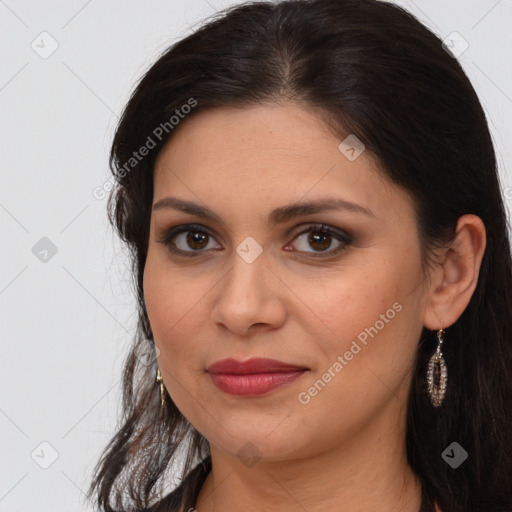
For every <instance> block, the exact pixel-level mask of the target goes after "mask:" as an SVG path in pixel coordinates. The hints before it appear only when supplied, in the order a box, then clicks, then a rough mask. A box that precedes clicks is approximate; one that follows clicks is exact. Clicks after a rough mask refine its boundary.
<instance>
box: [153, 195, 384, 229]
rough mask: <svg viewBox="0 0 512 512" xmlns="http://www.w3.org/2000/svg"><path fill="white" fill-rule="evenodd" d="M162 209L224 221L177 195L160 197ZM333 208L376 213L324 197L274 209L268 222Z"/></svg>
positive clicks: (159, 205)
mask: <svg viewBox="0 0 512 512" xmlns="http://www.w3.org/2000/svg"><path fill="white" fill-rule="evenodd" d="M162 209H172V210H176V211H181V212H185V213H188V214H190V215H195V216H196V217H200V218H202V219H206V220H211V221H215V222H218V223H221V222H222V219H221V218H220V217H219V216H218V215H217V214H216V213H215V212H214V211H213V210H210V208H208V207H206V206H202V205H199V204H197V203H194V202H192V201H186V200H184V199H178V198H177V197H172V196H169V197H164V198H162V199H159V200H158V201H157V202H156V203H155V204H154V205H153V211H156V210H162ZM332 210H347V211H350V212H355V213H362V214H364V215H367V216H369V217H374V218H375V214H374V213H373V212H372V211H371V210H370V209H369V208H366V207H364V206H361V205H359V204H357V203H353V202H351V201H346V200H344V199H339V198H324V199H319V200H315V201H308V202H296V203H290V204H287V205H284V206H280V207H279V208H276V209H274V210H272V211H271V212H270V213H269V216H268V222H269V224H270V225H272V226H275V225H276V224H282V223H284V222H288V221H289V220H291V219H293V218H295V217H301V216H304V215H312V214H314V213H319V212H324V211H332Z"/></svg>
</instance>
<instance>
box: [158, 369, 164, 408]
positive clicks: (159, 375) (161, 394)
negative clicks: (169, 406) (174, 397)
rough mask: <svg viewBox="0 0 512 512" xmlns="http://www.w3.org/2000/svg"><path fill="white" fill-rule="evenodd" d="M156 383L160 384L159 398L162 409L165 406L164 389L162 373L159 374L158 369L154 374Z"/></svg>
mask: <svg viewBox="0 0 512 512" xmlns="http://www.w3.org/2000/svg"><path fill="white" fill-rule="evenodd" d="M156 383H157V384H160V398H161V400H162V408H163V407H164V405H165V387H164V379H163V378H162V373H161V372H160V368H158V371H157V372H156Z"/></svg>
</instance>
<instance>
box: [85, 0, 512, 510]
mask: <svg viewBox="0 0 512 512" xmlns="http://www.w3.org/2000/svg"><path fill="white" fill-rule="evenodd" d="M442 43H443V42H442V40H441V39H440V38H439V37H437V36H436V35H435V34H433V33H432V32H431V31H430V30H428V29H427V28H426V27H425V26H424V25H423V24H422V23H420V22H419V21H418V20H417V19H416V18H415V17H414V16H413V15H411V14H409V13H408V12H407V11H405V10H404V9H403V8H401V7H399V6H397V5H395V4H391V3H387V2H385V1H378V0H285V1H281V2H250V3H246V4H243V5H238V6H235V7H231V8H229V9H227V10H225V11H223V12H221V13H219V14H218V15H216V16H214V17H212V18H211V19H209V20H207V22H206V23H204V24H203V25H202V26H201V27H199V28H198V29H197V30H196V31H195V32H194V33H192V34H191V35H189V36H187V37H185V38H184V39H182V40H180V41H178V42H177V43H175V44H173V45H172V46H170V47H169V48H168V49H167V50H166V51H165V52H164V53H163V54H162V55H161V56H160V57H159V58H158V60H157V61H156V62H155V63H154V64H153V65H152V66H151V67H150V68H149V70H148V71H147V72H146V73H145V75H144V76H143V77H142V79H141V80H140V82H139V83H138V85H137V87H136V89H135V91H134V92H133V94H132V96H131V98H130V100H129V102H128V104H127V105H126V108H125V110H124V112H123V114H122V117H121V119H120V122H119V124H118V127H117V131H116V134H115V137H114V141H113V144H112V150H111V155H110V167H111V170H112V173H113V176H114V178H115V188H114V189H113V190H112V191H111V193H110V196H109V199H108V212H109V219H110V221H111V223H112V225H113V226H114V228H115V229H116V230H117V233H118V234H119V236H120V237H121V239H122V240H123V241H124V242H125V243H126V246H127V247H128V249H129V251H130V256H131V262H132V268H133V277H134V285H135V290H136V294H137V298H138V329H137V334H136V336H135V339H134V340H133V346H132V348H131V351H130V353H129V355H128V357H127V360H126V364H125V368H124V373H123V403H122V407H123V415H122V419H121V420H120V424H119V429H118V431H117V432H116V433H115V435H114V436H113V438H112V439H111V441H110V443H109V444H108V446H107V447H106V448H105V451H104V453H103V455H102V457H101V460H99V461H98V464H97V466H96V468H95V474H94V478H93V481H92V483H91V487H90V489H89V493H88V496H89V498H90V497H91V496H94V497H95V501H96V502H97V503H98V505H99V507H100V509H101V510H103V511H105V512H112V511H121V510H123V511H128V510H136V511H141V510H149V507H151V506H152V505H154V504H155V502H159V503H158V507H153V508H151V510H162V511H163V510H167V511H177V510H187V509H188V507H193V506H194V500H195V497H196V495H197V492H198V490H199V488H200V486H201V484H202V482H203V481H204V478H205V476H206V475H207V473H208V471H210V469H211V459H210V456H209V445H208V442H207V440H206V439H205V438H204V437H203V436H202V435H201V434H200V433H199V432H197V431H196V430H195V429H194V427H193V426H192V425H191V424H190V423H189V422H188V421H187V420H186V419H185V418H184V417H183V416H182V414H181V413H180V411H179V410H178V409H177V407H176V406H175V404H174V403H173V402H172V399H171V397H169V396H167V397H166V404H165V408H164V409H161V408H160V398H159V388H158V385H157V384H155V375H156V370H157V360H156V358H155V347H154V344H153V343H152V341H151V340H152V331H151V326H150V324H149V321H148V316H147V312H146V308H145V304H144V297H143V288H142V278H143V271H144V265H145V261H146V254H147V248H148V239H149V225H150V216H151V205H152V199H153V167H154V162H155V158H156V157H157V155H158V153H159V151H160V150H161V148H162V147H163V145H164V144H165V143H166V142H167V141H168V140H169V139H170V137H172V135H173V131H174V130H176V129H179V126H180V125H182V124H183V123H186V122H187V119H189V118H191V117H192V116H195V115H197V114H198V113H199V112H202V111H205V110H206V109H210V108H219V107H220V108H222V107H223V106H247V105H257V104H260V103H263V102H272V101H276V100H282V99H285V100H291V101H296V102H300V103H302V104H303V105H307V106H308V107H312V108H316V109H317V111H318V112H319V113H321V115H322V117H323V118H324V119H325V120H326V122H327V123H328V124H329V126H331V127H332V128H333V130H336V133H338V134H339V137H340V141H341V140H342V139H343V138H344V137H345V136H346V135H347V134H349V133H351V134H355V135H356V136H357V137H358V138H359V139H360V140H361V141H362V142H363V143H364V144H365V146H366V151H367V152H369V154H371V155H373V156H374V157H375V159H376V161H377V162H379V166H380V167H381V168H382V172H384V173H385V175H386V176H387V177H388V178H389V179H390V180H391V181H392V182H393V183H395V184H396V185H398V186H400V187H402V188H403V190H405V191H407V192H408V193H409V194H410V195H411V197H412V198H413V199H414V204H415V209H416V213H417V219H418V224H419V228H420V233H421V244H422V247H421V249H422V254H423V256H424V258H425V261H427V260H428V257H429V254H430V252H429V251H430V249H431V248H433V247H434V246H436V245H439V244H447V243H448V244H449V243H450V241H452V240H453V236H454V232H455V227H456V224H457V219H458V218H459V217H460V216H461V215H463V214H466V213H472V214H475V215H477V216H479V217H480V218H481V219H482V221H483V222H484V224H485V228H486V240H487V245H486V249H485V253H484V257H483V261H482V264H481V268H480V275H479V279H478V283H477V287H476V289H475V292H474V294H473V296H472V298H471V300H470V302H469V304H468V306H467V308H466V309H465V311H464V312H463V314H462V315H461V316H460V318H459V319H458V320H457V322H455V324H453V325H452V326H450V327H448V328H446V329H445V330H446V334H445V339H446V342H445V345H444V350H443V351H444V355H445V359H446V364H447V366H448V371H449V381H448V390H447V395H446V398H445V401H444V403H443V405H442V406H441V407H439V408H437V409H436V408H434V407H433V406H432V405H431V403H430V401H429V399H428V395H427V393H426V391H425V373H426V368H427V362H428V359H429V357H430V356H431V355H432V353H433V351H434V348H435V344H436V341H435V333H434V332H433V331H429V330H427V329H424V330H423V333H422V335H421V338H420V339H419V340H418V350H417V359H416V362H417V364H416V369H415V372H414V377H413V382H412V386H411V391H410V397H409V404H408V416H407V432H406V440H405V442H406V445H407V454H408V460H409V463H410V465H411V467H412V469H413V470H414V472H415V473H416V474H417V475H418V476H419V478H420V479H421V483H422V489H423V493H422V495H423V498H422V499H423V501H422V510H423V511H429V510H433V509H432V504H433V503H434V502H435V501H437V503H438V504H439V505H440V507H441V508H442V509H443V510H444V511H445V512H468V511H471V512H473V511H474V512H478V511H485V512H505V511H510V510H512V261H511V248H510V241H509V235H508V227H507V218H506V211H505V208H504V201H503V197H502V192H501V190H500V183H499V177H498V171H497V165H496V157H495V153H494V148H493V144H492V141H491V137H490V133H489V129H488V125H487V121H486V118H485V115H484V112H483V109H482V106H481V104H480V102H479V100H478V97H477V95H476V93H475V90H474V89H473V87H472V86H471V84H470V81H469V79H468V78H467V76H466V74H465V73H464V71H463V69H462V67H461V66H460V64H459V62H458V61H457V59H456V58H455V57H454V56H453V55H451V54H450V53H449V52H448V51H447V50H446V49H445V47H444V46H443V44H442ZM185 105H188V107H185ZM173 116H174V117H173ZM178 118H179V119H178ZM143 146H146V147H147V148H149V149H148V152H147V154H146V155H145V156H144V157H140V158H137V159H135V158H134V156H133V152H134V151H136V152H137V151H139V148H142V147H143ZM139 156H140V155H139ZM162 411H163V412H162ZM454 441H455V442H457V443H458V444H459V445H461V446H462V447H463V448H464V449H465V450H466V452H467V453H468V459H467V460H466V461H465V462H464V463H463V464H462V465H461V466H460V467H458V468H457V469H453V468H452V467H451V466H450V465H448V464H447V463H446V462H445V460H443V458H442V457H441V453H442V452H443V450H445V448H446V447H447V446H448V445H450V444H451V443H452V442H454ZM176 464H178V466H177V467H176V466H175V465H176ZM171 467H172V468H174V470H173V471H170V469H169V468H171ZM173 475H174V476H178V477H181V478H182V482H181V485H180V486H179V487H177V489H176V490H175V491H174V492H173V493H171V494H168V495H167V496H166V497H165V498H164V497H163V496H162V494H163V489H164V486H165V484H166V482H167V483H168V480H169V478H170V477H171V476H173ZM162 498H164V499H162Z"/></svg>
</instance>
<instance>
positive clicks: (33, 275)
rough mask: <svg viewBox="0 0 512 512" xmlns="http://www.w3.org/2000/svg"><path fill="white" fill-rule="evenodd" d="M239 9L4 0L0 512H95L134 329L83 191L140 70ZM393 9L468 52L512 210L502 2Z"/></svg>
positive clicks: (507, 22)
mask: <svg viewBox="0 0 512 512" xmlns="http://www.w3.org/2000/svg"><path fill="white" fill-rule="evenodd" d="M235 3H241V2H230V1H221V0H172V1H170V0H168V1H162V0H151V1H146V2H135V1H133V0H131V1H126V0H124V1H120V0H118V1H113V0H108V1H106V0H103V1H100V0H89V1H85V0H72V1H69V0H68V1H66V2H64V1H60V2H56V1H46V2H38V1H35V0H32V1H23V0H20V1H14V0H5V1H0V39H1V44H0V52H1V62H2V65H1V67H0V108H1V116H0V126H1V145H0V152H1V153H0V168H1V171H0V226H1V247H2V251H1V252H0V254H1V262H0V269H1V270H0V311H1V322H0V329H1V360H0V511H2V512H15V511H16V512H27V511H31V510H34V511H36V510H37V511H38V512H47V511H48V512H49V511H51V512H59V511H66V512H69V511H85V510H92V507H91V506H90V505H89V504H87V503H86V502H85V501H84V495H83V491H84V490H85V489H86V488H87V486H88V483H89V479H90V475H91V471H92V468H93V465H94V464H95V462H96V460H97V458H98V457H99V455H100V452H101V450H102V449H103V447H104V446H105V445H106V443H107V442H108V440H109V439H110V436H111V434H112V433H113V432H114V429H115V426H116V419H117V412H118V403H119V399H120V385H119V384H120V377H121V365H122V362H123V359H124V357H125V354H126V350H127V347H128V344H129V342H130V340H131V335H132V333H133V331H134V327H135V323H134V316H133V314H132V313H133V311H134V299H133V296H132V290H131V287H130V281H129V267H128V266H127V259H126V253H125V252H124V249H123V248H122V247H121V246H120V244H119V243H118V241H117V239H116V237H115V235H113V232H112V230H111V228H110V226H109V224H108V221H107V217H106V210H105V208H106V199H96V198H95V197H94V195H93V190H94V189H95V187H98V186H101V185H102V184H103V183H104V182H105V181H106V180H108V178H109V177H110V172H109V170H108V163H107V162H108V159H107V156H108V150H109V145H110V142H111V138H112V135H113V130H114V127H115V125H116V122H117V118H118V115H119V113H120V112H121V109H122V107H123V105H124V104H125V102H126V101H127V99H128V95H129V93H130V91H131V89H132V87H133V86H134V84H135V81H136V80H137V79H138V77H139V76H140V75H141V73H142V72H143V71H145V70H146V69H147V67H148V66H149V65H150V64H151V63H152V62H153V60H154V59H155V58H156V56H157V55H158V54H159V52H160V51H162V50H163V49H164V48H165V47H166V46H167V45H169V44H170V43H171V42H174V41H175V40H176V39H179V38H181V37H183V36H185V35H186V34H188V33H189V32H190V31H191V29H192V27H193V26H195V25H196V24H197V23H199V22H200V20H202V19H204V18H205V17H206V16H209V15H211V14H213V13H214V12H215V11H216V10H219V9H221V8H223V7H226V6H228V5H231V4H235ZM398 3H399V4H400V5H403V6H404V7H405V8H406V9H408V10H410V11H411V12H412V13H413V14H415V15H417V16H418V17H419V18H420V19H421V20H422V21H423V22H424V23H425V24H426V25H427V26H428V27H430V28H431V29H432V30H434V32H436V33H437V34H438V35H440V36H441V37H442V38H445V37H447V36H448V35H449V34H451V33H452V32H454V31H456V32H458V33H459V34H460V35H461V36H462V37H463V38H464V39H465V40H466V41H467V43H468V44H469V47H468V48H467V49H466V51H464V53H462V54H461V55H460V56H459V60H460V61H461V63H462V65H463V67H464V68H465V70H466V72H467V73H468V75H469V77H470V79H471V80H472V82H473V84H474V87H475V88H476V90H477V92H478V94H479V96H480V98H481V101H482V103H483V105H484V108H485V110H486V112H487V114H488V118H489V119H490V128H491V131H492V135H493V137H494V140H495V144H496V149H497V153H498V159H499V164H500V176H501V180H502V183H503V189H504V194H505V196H506V198H507V207H509V206H510V202H511V200H512V186H511V185H512V174H511V160H512V154H511V148H510V144H507V142H508V141H510V140H511V138H512V64H511V59H510V54H509V52H510V49H511V48H512V31H511V30H510V26H511V25H512V1H511V0H499V1H496V0H472V1H468V0H450V2H446V1H440V0H436V1H432V0H430V1H429V0H415V1H414V2H413V1H407V2H398ZM42 32H47V33H48V34H50V35H41V33H42ZM57 44H58V47H57V48H56V50H55V51H54V52H53V53H52V54H51V55H49V53H50V52H51V50H52V49H53V47H52V45H53V46H55V45H57ZM43 57H45V58H43ZM43 237H46V238H47V239H48V240H42V241H41V239H42V238H43ZM34 246H35V249H33V248H34ZM51 247H54V250H55V249H56V250H57V252H56V253H55V254H52V249H51ZM45 249H46V250H48V251H49V252H48V253H44V252H39V251H44V250H45ZM40 258H43V259H44V258H46V261H41V259H40ZM41 443H43V444H41ZM45 466H46V468H45Z"/></svg>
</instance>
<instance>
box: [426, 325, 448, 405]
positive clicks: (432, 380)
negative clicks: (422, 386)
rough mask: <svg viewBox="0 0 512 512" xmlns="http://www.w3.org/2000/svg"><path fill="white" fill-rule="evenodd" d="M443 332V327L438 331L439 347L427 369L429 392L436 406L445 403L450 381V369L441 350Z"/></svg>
mask: <svg viewBox="0 0 512 512" xmlns="http://www.w3.org/2000/svg"><path fill="white" fill-rule="evenodd" d="M443 334H444V331H443V329H439V330H438V331H437V340H438V342H437V348H436V351H435V352H434V354H433V355H432V357H431V358H430V361H429V362H428V370H427V384H428V394H429V395H430V401H431V402H432V405H433V406H434V407H439V406H440V405H441V404H442V403H443V399H444V395H445V393H446V386H447V381H448V370H447V368H446V363H445V361H444V358H443V353H442V352H441V347H442V345H443V341H444V339H443Z"/></svg>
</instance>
